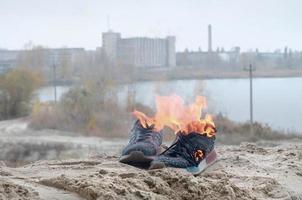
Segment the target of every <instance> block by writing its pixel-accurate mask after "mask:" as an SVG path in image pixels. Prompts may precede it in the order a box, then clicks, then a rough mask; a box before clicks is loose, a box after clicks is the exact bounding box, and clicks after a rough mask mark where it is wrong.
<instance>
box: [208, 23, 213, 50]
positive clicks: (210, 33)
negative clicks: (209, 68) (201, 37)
mask: <svg viewBox="0 0 302 200" xmlns="http://www.w3.org/2000/svg"><path fill="white" fill-rule="evenodd" d="M208 52H209V53H210V52H212V26H211V24H209V25H208Z"/></svg>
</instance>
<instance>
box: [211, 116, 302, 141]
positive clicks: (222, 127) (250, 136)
mask: <svg viewBox="0 0 302 200" xmlns="http://www.w3.org/2000/svg"><path fill="white" fill-rule="evenodd" d="M215 123H216V126H217V127H218V134H219V137H217V139H218V142H222V143H224V144H239V143H240V142H243V141H245V142H256V141H259V140H284V139H293V138H300V139H301V138H302V137H301V136H300V135H299V134H296V133H288V132H284V131H281V130H273V129H272V128H271V127H269V126H268V125H264V124H261V123H258V122H255V123H254V124H253V133H251V131H250V123H248V122H245V123H235V122H233V121H231V120H229V119H228V118H226V117H223V116H222V115H218V116H216V119H215Z"/></svg>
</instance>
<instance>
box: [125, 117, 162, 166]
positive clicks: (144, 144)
mask: <svg viewBox="0 0 302 200" xmlns="http://www.w3.org/2000/svg"><path fill="white" fill-rule="evenodd" d="M162 138H163V134H162V131H159V132H157V131H155V130H154V126H147V127H146V128H144V127H143V126H142V125H141V124H140V122H139V121H138V120H137V121H136V123H135V124H134V127H133V128H132V130H131V135H130V140H129V143H128V145H127V146H126V147H125V148H124V149H123V151H122V156H121V158H120V162H122V163H125V164H129V165H134V166H141V167H147V166H149V164H150V162H151V161H152V160H153V156H156V155H158V154H159V153H160V150H161V143H162Z"/></svg>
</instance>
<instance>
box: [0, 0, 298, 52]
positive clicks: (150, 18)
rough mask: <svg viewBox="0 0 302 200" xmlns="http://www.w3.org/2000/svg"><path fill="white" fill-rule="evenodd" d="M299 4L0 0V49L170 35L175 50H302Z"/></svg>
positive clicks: (290, 0) (265, 0)
mask: <svg viewBox="0 0 302 200" xmlns="http://www.w3.org/2000/svg"><path fill="white" fill-rule="evenodd" d="M301 8H302V1H301V0H107V1H105V0H0V27H1V28H0V48H5V49H21V48H24V45H25V44H26V43H28V42H29V41H31V42H32V43H33V44H35V45H43V46H46V47H50V48H58V47H84V48H85V49H88V50H94V49H95V48H96V47H100V46H101V45H102V37H101V33H102V32H105V31H107V30H108V28H110V29H112V30H113V31H116V32H120V33H121V34H122V37H134V36H144V37H145V36H146V37H166V36H167V35H174V36H176V49H177V51H182V50H184V49H185V48H188V49H189V50H197V49H198V48H199V47H201V49H202V50H207V26H208V24H211V25H212V33H213V36H212V38H213V49H216V48H217V47H218V46H219V47H224V48H225V49H230V48H232V47H234V46H240V47H241V49H242V50H244V51H245V50H252V49H253V50H254V49H256V48H258V49H259V50H260V51H273V50H275V49H283V48H284V47H285V46H288V47H290V48H292V49H297V50H302V46H301V45H302V20H301V19H302V12H301Z"/></svg>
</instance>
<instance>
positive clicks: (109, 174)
mask: <svg viewBox="0 0 302 200" xmlns="http://www.w3.org/2000/svg"><path fill="white" fill-rule="evenodd" d="M217 151H218V154H219V160H218V161H217V162H216V163H215V164H214V165H213V166H211V167H210V168H208V169H207V170H206V172H204V173H202V174H201V175H198V176H193V175H191V174H188V173H187V172H185V171H183V170H180V169H172V168H166V169H160V170H152V171H147V170H143V169H138V168H135V167H132V166H128V165H125V164H122V163H119V162H118V157H116V156H104V155H102V156H100V155H99V156H97V155H96V156H94V157H91V158H89V159H80V160H75V159H73V160H62V161H38V162H35V163H33V164H30V165H26V166H22V167H18V168H10V167H7V166H3V164H2V166H1V167H0V180H1V183H2V185H0V194H1V195H2V196H0V197H1V198H0V199H12V197H14V198H15V199H43V198H44V199H47V198H48V197H50V196H52V195H54V194H56V195H57V199H60V198H61V199H68V198H69V199H88V200H95V199H302V144H301V142H299V141H291V142H282V143H279V144H276V143H267V142H266V143H264V144H262V145H259V144H258V145H256V144H252V143H243V144H241V145H240V146H225V145H220V146H218V147H217ZM2 181H3V182H2ZM51 189H52V190H53V191H51ZM6 191H9V192H6ZM45 191H48V193H49V194H48V195H47V194H46V195H45V194H43V192H45ZM59 191H61V193H63V194H64V195H65V196H64V195H63V194H59V193H60V192H59Z"/></svg>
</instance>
